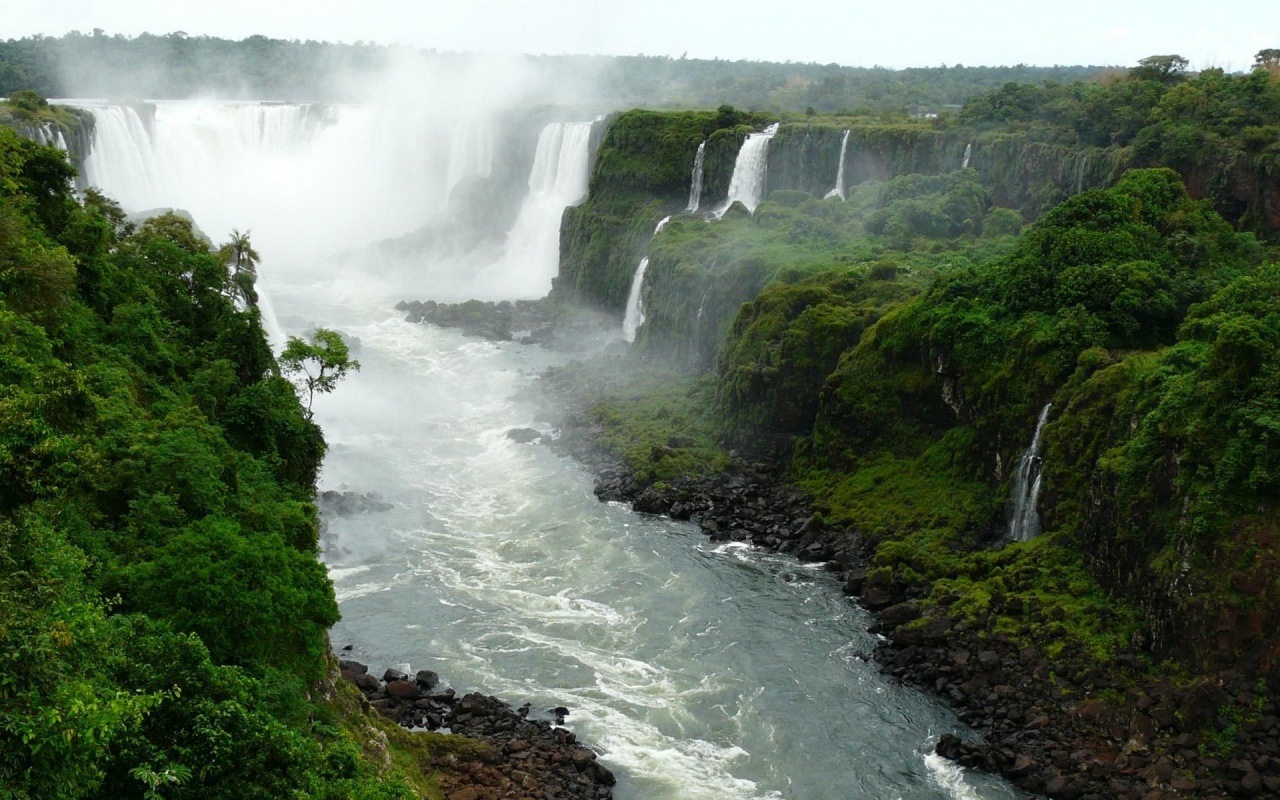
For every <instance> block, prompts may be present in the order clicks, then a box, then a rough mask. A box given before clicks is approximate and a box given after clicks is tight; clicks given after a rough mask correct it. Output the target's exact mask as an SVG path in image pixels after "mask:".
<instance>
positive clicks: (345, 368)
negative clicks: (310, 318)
mask: <svg viewBox="0 0 1280 800" xmlns="http://www.w3.org/2000/svg"><path fill="white" fill-rule="evenodd" d="M277 360H278V361H279V362H280V369H281V370H283V371H284V374H286V375H290V376H292V375H303V376H305V378H304V381H305V385H306V387H307V419H311V415H312V412H311V404H312V402H313V401H314V400H315V397H316V395H317V394H327V393H329V392H332V391H333V390H334V389H335V388H337V385H338V381H340V380H342V379H343V378H345V377H346V375H347V372H349V371H351V370H356V371H359V369H360V362H359V361H356V360H355V359H353V358H351V351H350V350H349V349H348V348H347V343H346V342H344V341H343V340H342V336H341V335H340V334H339V333H338V332H337V331H331V330H328V329H326V328H317V329H316V332H315V333H313V334H311V341H310V342H304V341H303V340H302V339H299V338H298V337H297V336H290V337H289V343H288V344H286V345H285V347H284V352H283V353H281V354H280V358H279V359H277ZM312 370H315V372H314V374H313V372H312Z"/></svg>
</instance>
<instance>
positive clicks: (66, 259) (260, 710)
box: [0, 126, 421, 800]
mask: <svg viewBox="0 0 1280 800" xmlns="http://www.w3.org/2000/svg"><path fill="white" fill-rule="evenodd" d="M71 178H72V169H71V167H70V166H69V164H68V163H67V161H66V158H65V156H64V154H63V153H61V152H59V151H57V150H55V149H53V148H48V147H41V146H39V145H37V144H35V143H33V142H30V141H26V140H22V139H19V138H18V137H17V136H16V135H15V133H14V131H13V130H11V129H10V128H8V127H4V126H0V662H2V663H0V795H2V796H4V797H7V798H30V799H31V800H45V799H46V798H72V797H86V798H93V797H104V798H105V797H111V798H130V797H137V798H143V797H147V798H157V797H160V796H163V797H165V798H183V797H187V798H195V797H200V798H214V797H221V798H236V799H237V800H243V798H273V800H274V799H275V798H281V797H294V798H334V799H335V800H336V799H337V798H367V799H368V800H374V798H380V799H385V800H390V799H391V798H407V797H410V796H413V795H412V794H411V792H410V791H409V788H408V785H407V784H406V783H404V782H403V781H401V780H399V779H384V778H381V777H379V776H378V775H376V774H375V773H374V771H373V770H374V767H373V766H372V765H371V762H368V761H366V760H364V759H363V758H362V757H361V754H362V750H363V749H365V748H367V746H368V745H369V744H370V741H369V736H371V735H372V734H369V733H368V732H362V733H361V735H360V736H356V735H354V734H353V733H352V732H351V730H352V727H351V726H352V725H356V726H357V728H358V725H359V724H362V723H352V722H351V721H350V720H351V719H355V718H358V717H360V715H359V714H358V713H357V714H354V715H353V714H351V713H350V711H351V705H350V702H351V701H349V700H344V699H343V697H344V695H343V693H344V692H346V691H347V690H346V689H345V688H343V687H340V686H333V685H330V684H328V683H326V673H327V663H328V662H327V648H328V640H327V629H328V627H329V626H330V625H332V624H333V622H334V621H335V620H336V619H337V618H338V609H337V605H336V603H335V601H334V596H333V590H332V586H331V584H330V583H329V580H328V577H327V575H326V574H325V570H324V567H323V566H322V565H321V564H320V563H319V561H318V560H317V517H316V509H315V507H314V505H313V504H312V501H313V498H314V492H315V488H314V481H315V476H316V470H317V468H318V466H319V464H320V459H321V456H322V455H323V454H324V451H325V444H324V440H323V438H322V436H321V432H320V430H319V428H317V427H316V425H315V424H313V423H312V422H311V421H310V419H309V415H308V414H307V413H306V412H305V411H304V410H303V408H302V406H301V404H300V403H299V400H298V396H297V394H296V393H295V389H294V386H293V385H292V384H291V383H290V382H289V381H288V380H287V379H286V378H285V377H282V375H281V368H280V366H279V365H277V363H276V361H275V360H274V359H273V357H272V353H271V350H270V349H269V348H268V346H267V343H266V341H265V338H264V335H263V332H262V328H261V326H260V324H259V318H258V312H257V309H256V307H255V306H254V297H255V296H254V292H253V281H252V272H251V270H250V269H249V268H250V267H251V265H252V261H253V260H254V258H253V253H252V249H251V247H250V246H249V245H248V242H247V238H246V237H243V236H236V237H234V238H233V241H232V242H231V243H229V245H228V246H227V247H225V248H221V249H220V250H218V251H212V250H211V248H210V246H209V244H208V243H207V242H206V241H204V240H202V239H201V238H200V237H199V236H198V235H196V233H195V232H194V231H193V229H192V226H191V224H190V222H188V221H187V220H185V219H183V218H181V217H178V216H175V215H172V214H166V215H163V216H159V217H156V218H153V219H151V220H148V221H147V222H145V223H144V224H142V225H141V227H135V226H134V225H132V224H130V223H126V222H125V220H124V216H123V214H122V212H121V210H120V208H119V207H118V206H117V205H116V204H114V203H113V202H112V201H111V200H109V199H107V198H105V197H103V196H102V195H101V194H99V193H97V192H95V191H92V190H90V191H89V192H88V193H87V194H86V195H85V196H84V199H83V202H82V201H80V200H78V199H77V198H76V196H75V195H74V194H73V192H72V190H71ZM337 345H338V349H333V348H329V347H326V343H325V342H324V341H318V342H317V344H315V345H308V344H306V343H302V342H299V343H298V344H297V345H295V346H294V353H293V355H294V356H297V357H298V358H301V359H302V360H304V361H305V360H306V359H307V358H308V357H311V356H315V355H317V354H316V353H314V352H308V351H307V349H306V348H308V347H320V348H322V349H324V350H325V351H326V352H325V353H323V354H320V355H322V356H324V357H327V358H329V359H333V360H337V361H341V362H345V361H346V358H345V353H344V352H340V350H341V341H340V340H339V341H338V343H337ZM321 388H323V387H321ZM339 683H341V682H339ZM326 687H327V688H326ZM325 695H327V698H326V697H325ZM383 741H386V739H385V738H384V739H383ZM420 778H421V776H419V779H420ZM418 796H421V795H420V794H419V795H418Z"/></svg>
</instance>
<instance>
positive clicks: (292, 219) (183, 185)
mask: <svg viewBox="0 0 1280 800" xmlns="http://www.w3.org/2000/svg"><path fill="white" fill-rule="evenodd" d="M77 105H80V106H81V107H84V108H88V109H89V110H91V111H92V112H93V114H94V117H95V118H96V125H95V129H94V141H93V149H92V152H91V154H90V155H89V157H88V159H86V162H85V171H86V173H87V178H88V181H89V182H90V183H92V184H95V185H98V186H101V187H103V188H105V189H107V190H108V191H109V192H110V194H112V195H113V196H114V197H115V198H116V199H117V200H118V201H119V202H120V203H121V205H123V206H124V207H125V208H126V209H127V210H134V211H140V210H144V209H149V208H156V207H178V208H182V209H185V210H187V211H189V212H191V214H192V215H193V216H194V217H195V218H196V220H197V221H198V224H199V225H200V226H201V227H202V228H203V229H204V230H205V231H206V232H208V233H209V235H210V236H212V237H213V238H215V239H217V238H218V237H219V236H223V235H225V234H226V232H227V231H229V230H230V229H231V228H233V227H238V228H241V229H243V228H246V227H250V226H252V227H253V228H254V229H255V230H256V234H255V242H256V243H257V244H258V247H259V250H260V251H262V252H263V255H264V258H266V257H268V254H269V252H270V251H271V250H272V249H274V246H275V245H277V244H280V245H282V249H283V247H288V248H289V249H290V250H296V248H297V246H298V245H299V244H302V245H305V246H306V247H307V249H309V250H311V251H312V252H313V253H327V252H330V251H332V250H334V249H338V248H345V247H351V246H355V245H359V244H363V243H368V242H373V241H377V240H379V239H383V238H387V237H391V236H397V235H400V234H403V233H406V232H408V231H411V230H413V229H414V228H416V227H418V226H420V225H421V224H423V222H424V221H425V220H426V219H427V218H429V217H430V216H431V215H432V214H434V213H437V212H439V211H440V210H441V209H442V208H443V207H444V204H445V201H446V199H447V198H448V196H449V192H450V191H451V190H452V189H453V187H454V186H455V185H457V183H458V182H460V181H462V180H464V179H465V178H468V177H471V176H481V175H485V174H487V173H488V172H489V171H491V170H492V159H493V147H492V131H491V130H486V128H490V121H489V120H486V119H483V118H480V119H467V120H462V121H459V123H458V124H456V125H453V126H441V125H437V124H434V122H433V121H432V120H431V119H429V118H427V117H426V116H425V115H423V114H421V113H415V112H413V111H412V110H408V109H392V108H383V107H373V106H369V107H364V106H327V105H308V104H294V103H278V104H277V103H270V104H268V103H230V102H210V101H163V102H158V103H155V104H149V105H148V106H143V107H139V106H134V105H122V104H115V103H77ZM140 110H141V111H142V113H140ZM152 111H153V113H148V112H152ZM388 191H393V192H394V194H395V202H394V203H387V202H386V200H387V194H386V193H387V192H388ZM228 201H230V202H228ZM263 248H265V251H264V250H263Z"/></svg>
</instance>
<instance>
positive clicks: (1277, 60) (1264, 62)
mask: <svg viewBox="0 0 1280 800" xmlns="http://www.w3.org/2000/svg"><path fill="white" fill-rule="evenodd" d="M1253 68H1254V69H1265V70H1266V71H1267V72H1274V71H1276V70H1280V47H1268V48H1266V49H1265V50H1259V51H1258V54H1257V55H1256V56H1254V57H1253Z"/></svg>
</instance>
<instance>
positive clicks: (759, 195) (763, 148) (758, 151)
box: [716, 122, 778, 218]
mask: <svg viewBox="0 0 1280 800" xmlns="http://www.w3.org/2000/svg"><path fill="white" fill-rule="evenodd" d="M777 132H778V123H776V122H775V123H774V124H772V125H770V126H769V127H767V128H765V129H764V131H763V132H762V133H752V134H749V135H748V136H747V138H746V141H744V142H743V143H742V148H741V149H740V150H738V158H737V160H736V161H734V162H733V177H732V178H731V179H730V180H729V198H728V199H727V200H725V201H724V205H723V206H721V207H720V208H719V209H718V210H717V211H716V217H717V218H719V217H723V216H724V213H725V212H726V211H728V210H729V206H731V205H733V203H734V201H735V200H736V201H739V202H741V203H742V204H743V205H744V206H746V207H747V210H748V211H750V212H752V213H754V212H755V210H756V206H758V205H760V201H761V200H763V199H764V188H765V187H764V184H765V177H766V172H767V169H768V162H769V140H770V139H772V138H773V137H774V134H776V133H777Z"/></svg>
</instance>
